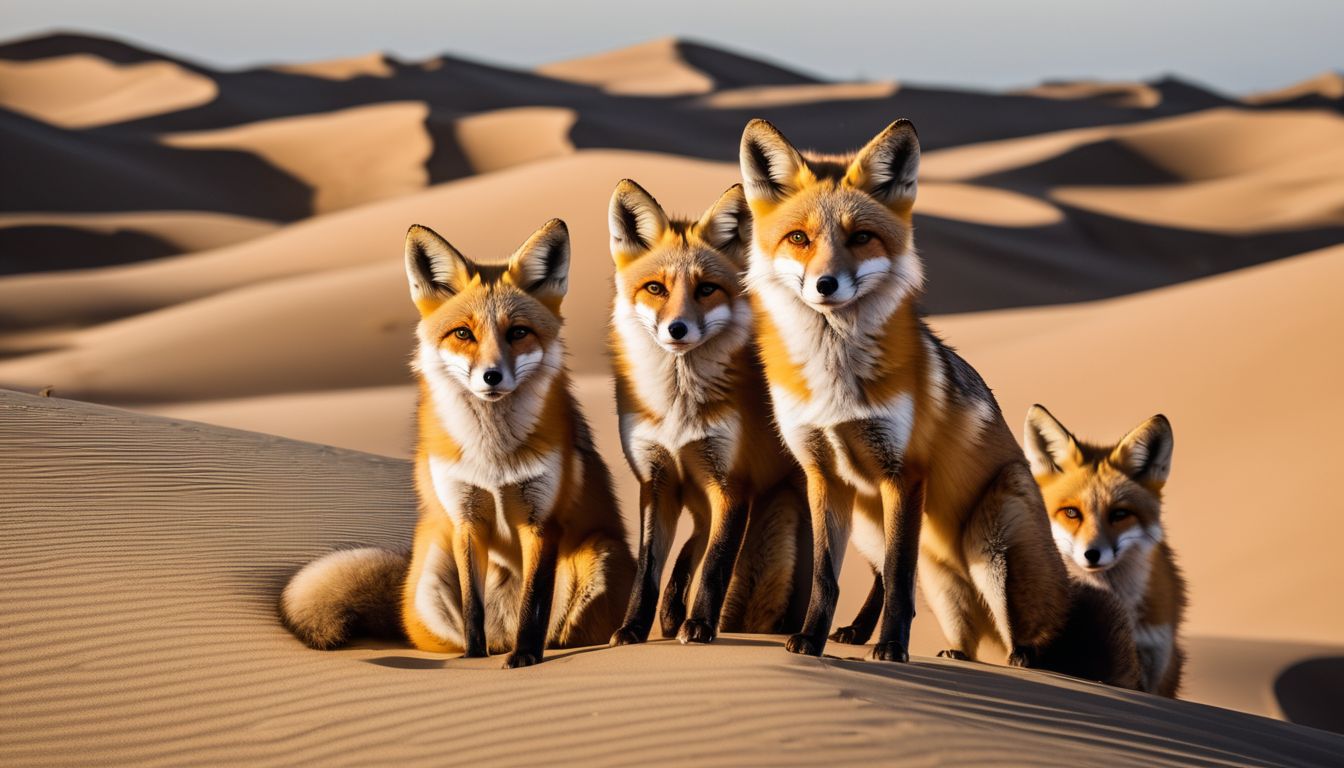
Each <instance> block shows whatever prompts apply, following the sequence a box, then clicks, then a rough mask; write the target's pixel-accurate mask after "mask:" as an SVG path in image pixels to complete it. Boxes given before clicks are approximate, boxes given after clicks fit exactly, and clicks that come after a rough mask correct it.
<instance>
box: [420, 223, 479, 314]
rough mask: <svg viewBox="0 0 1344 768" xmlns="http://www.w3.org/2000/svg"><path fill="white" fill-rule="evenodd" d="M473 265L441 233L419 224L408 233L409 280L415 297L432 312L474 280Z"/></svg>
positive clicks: (425, 308)
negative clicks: (472, 276) (472, 277)
mask: <svg viewBox="0 0 1344 768" xmlns="http://www.w3.org/2000/svg"><path fill="white" fill-rule="evenodd" d="M471 275H472V265H471V262H470V261H468V260H467V258H466V257H465V256H463V255H462V254H461V253H459V252H458V250H457V249H456V248H454V247H453V246H452V244H450V243H449V242H448V241H447V240H444V239H443V238H442V237H441V236H440V235H439V233H437V232H435V231H434V230H432V229H430V228H429V227H422V226H420V225H419V224H413V225H411V228H410V229H409V230H407V232H406V279H407V281H408V282H409V283H410V285H411V300H412V301H414V302H415V306H416V307H417V308H418V309H419V310H420V314H421V315H428V314H429V313H431V312H433V311H434V310H435V309H437V308H438V307H439V305H440V304H442V303H443V302H445V301H447V300H448V299H451V298H452V297H453V296H454V295H455V294H456V293H458V292H459V291H461V290H462V289H463V288H465V287H466V286H467V284H468V283H470V282H471Z"/></svg>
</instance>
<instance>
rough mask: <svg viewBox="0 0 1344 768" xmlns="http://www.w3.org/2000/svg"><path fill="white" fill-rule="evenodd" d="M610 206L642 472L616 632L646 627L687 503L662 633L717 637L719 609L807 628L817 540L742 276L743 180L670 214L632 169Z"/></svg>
mask: <svg viewBox="0 0 1344 768" xmlns="http://www.w3.org/2000/svg"><path fill="white" fill-rule="evenodd" d="M609 220H610V227H611V252H612V258H613V259H614V260H615V262H616V297H615V300H614V301H613V304H612V323H611V348H612V356H613V358H614V362H615V367H616V409H617V412H618V414H619V416H620V425H621V445H622V446H623V447H624V449H625V455H626V458H627V459H628V460H629V462H630V468H631V470H633V471H634V473H635V476H636V477H638V478H639V483H640V491H639V497H640V524H641V527H642V532H641V536H640V548H639V564H638V570H637V571H636V573H635V588H634V591H633V592H632V593H631V595H630V605H629V607H628V609H627V610H626V614H625V622H624V624H623V625H622V626H621V628H620V629H619V630H617V632H616V634H615V635H613V636H612V638H611V642H612V644H613V645H624V644H627V643H639V642H643V641H644V640H645V639H646V638H647V637H648V634H649V630H650V628H651V626H652V623H653V610H654V603H655V602H656V601H657V599H658V587H659V585H660V583H661V576H662V572H663V568H664V566H665V565H666V563H667V558H668V554H669V551H670V550H669V548H670V547H671V546H672V536H673V533H674V532H675V531H676V527H677V520H678V518H679V517H680V516H681V511H682V509H683V508H685V509H686V510H688V511H689V512H690V513H691V519H692V522H693V523H694V532H693V534H692V536H691V538H690V539H689V540H688V541H687V542H686V544H685V546H684V547H683V548H682V550H681V554H680V555H679V556H678V557H677V560H676V564H675V565H674V566H673V569H672V577H671V581H670V583H669V584H668V587H667V591H666V592H665V593H664V594H663V601H662V610H661V611H660V619H661V624H662V630H663V635H664V636H665V637H671V636H672V635H674V634H675V635H676V636H677V638H678V639H679V640H681V642H683V643H708V642H711V641H712V640H713V639H714V638H715V636H716V635H717V634H718V632H719V630H720V628H721V627H720V621H722V629H723V630H724V631H729V632H732V631H739V632H741V631H745V632H761V633H774V632H781V631H785V630H786V628H796V625H797V624H799V623H801V621H802V615H801V614H802V605H803V601H805V600H806V592H807V582H806V580H805V574H806V567H805V566H804V567H803V568H798V567H797V561H798V559H799V558H804V560H805V558H807V556H808V555H809V554H810V553H809V549H808V545H807V513H806V509H807V501H806V499H805V497H804V496H803V493H802V488H801V486H802V473H801V472H800V471H799V469H798V465H797V464H796V463H794V461H793V458H792V457H791V456H789V454H788V452H787V451H786V450H785V449H784V446H783V445H782V444H781V443H780V442H779V439H778V438H777V437H776V435H775V431H774V426H773V424H771V421H770V404H769V398H768V397H767V395H766V392H765V380H764V377H763V375H762V373H761V367H760V363H759V362H758V361H757V359H756V352H755V349H754V348H753V347H752V344H751V331H752V319H751V305H750V302H749V301H748V300H747V297H746V296H745V295H744V292H743V290H742V286H741V277H740V273H741V272H742V270H743V268H744V260H745V257H746V243H747V239H748V233H749V231H750V214H749V212H748V211H747V201H746V199H745V198H744V197H743V196H742V187H741V186H740V185H735V186H733V187H732V188H731V189H729V190H728V191H727V192H725V193H724V194H723V196H722V197H720V198H719V200H718V202H716V203H715V204H714V205H713V206H712V207H711V208H710V209H709V210H708V211H706V212H705V213H704V215H703V216H701V217H700V218H699V219H697V220H694V221H690V220H683V219H673V218H669V217H668V216H667V214H666V213H665V212H664V211H663V208H662V206H660V205H659V204H658V202H657V201H656V200H654V199H653V197H652V196H651V195H649V193H648V192H645V191H644V189H643V188H642V187H640V186H639V185H638V184H636V183H635V182H633V181H629V180H626V181H622V182H621V183H620V184H619V185H618V186H617V187H616V191H615V193H614V194H613V195H612V199H611V211H610V217H609ZM739 552H740V554H739ZM700 561H703V566H702V567H701V568H700V578H699V583H698V585H697V587H696V589H695V603H694V605H693V606H692V607H691V609H690V615H689V617H688V616H687V605H686V601H687V599H688V594H689V593H690V586H691V584H690V582H691V578H692V576H693V574H694V573H695V572H696V565H697V563H698V562H700ZM799 574H802V575H804V580H803V581H802V583H796V577H797V575H799ZM730 577H731V578H730Z"/></svg>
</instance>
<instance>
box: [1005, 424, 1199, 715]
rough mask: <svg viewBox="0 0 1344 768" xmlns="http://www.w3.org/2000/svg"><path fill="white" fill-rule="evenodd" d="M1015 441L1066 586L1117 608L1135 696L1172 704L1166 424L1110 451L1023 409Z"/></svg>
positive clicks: (1177, 605)
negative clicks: (1107, 596) (1133, 654)
mask: <svg viewBox="0 0 1344 768" xmlns="http://www.w3.org/2000/svg"><path fill="white" fill-rule="evenodd" d="M1023 433H1024V439H1023V442H1024V444H1025V446H1026V454H1027V458H1028V460H1029V461H1030V462H1031V470H1032V473H1033V474H1034V475H1035V477H1036V482H1037V483H1038V484H1039V485H1040V488H1041V492H1042V494H1043V495H1044V497H1045V503H1046V510H1047V512H1048V513H1049V515H1050V528H1051V533H1052V535H1053V540H1054V542H1055V546H1056V547H1058V548H1059V553H1060V555H1062V557H1063V561H1064V563H1065V565H1066V566H1067V568H1068V572H1069V576H1070V578H1072V579H1073V580H1075V581H1077V582H1079V583H1082V584H1088V585H1091V586H1094V587H1097V588H1099V589H1102V590H1105V591H1107V592H1109V593H1111V594H1112V595H1114V596H1115V597H1116V598H1117V599H1118V600H1119V601H1120V603H1121V604H1122V605H1123V606H1124V607H1125V610H1126V613H1127V616H1128V618H1129V620H1130V622H1131V626H1132V631H1133V635H1134V644H1135V646H1136V649H1137V652H1138V659H1139V666H1140V669H1141V680H1140V685H1139V689H1140V690H1143V691H1146V692H1148V693H1155V694H1158V695H1160V696H1167V697H1173V698H1174V697H1175V696H1176V694H1177V693H1178V692H1179V690H1180V686H1181V672H1182V668H1183V667H1184V665H1185V651H1184V649H1183V648H1182V647H1181V642H1180V629H1181V622H1182V620H1183V618H1184V614H1185V607H1186V586H1185V579H1184V578H1183V577H1182V576H1181V571H1180V568H1178V567H1177V565H1176V558H1175V555H1174V554H1173V552H1172V548H1171V545H1170V544H1169V543H1168V542H1167V538H1166V535H1165V529H1164V528H1163V526H1162V489H1163V487H1164V486H1165V485H1166V482H1167V477H1168V476H1169V475H1170V473H1171V456H1172V448H1173V445H1174V444H1173V436H1172V429H1171V422H1170V421H1168V420H1167V418H1166V417H1165V416H1163V415H1161V414H1158V415H1156V416H1153V417H1152V418H1150V419H1148V420H1147V421H1144V422H1143V423H1142V424H1140V425H1138V426H1137V427H1135V428H1134V429H1132V430H1130V431H1129V433H1128V434H1126V435H1125V436H1124V437H1123V438H1121V439H1120V441H1119V442H1117V443H1114V444H1112V445H1095V444H1092V443H1087V442H1083V441H1080V440H1078V439H1077V438H1076V437H1074V436H1073V433H1071V432H1070V431H1069V430H1068V429H1067V428H1065V426H1064V425H1063V424H1062V423H1060V421H1059V420H1058V419H1056V418H1055V417H1054V415H1053V414H1051V413H1050V411H1048V410H1046V408H1045V407H1044V406H1042V405H1033V406H1032V407H1031V409H1030V410H1029V411H1028V412H1027V420H1026V425H1025V426H1024V427H1023Z"/></svg>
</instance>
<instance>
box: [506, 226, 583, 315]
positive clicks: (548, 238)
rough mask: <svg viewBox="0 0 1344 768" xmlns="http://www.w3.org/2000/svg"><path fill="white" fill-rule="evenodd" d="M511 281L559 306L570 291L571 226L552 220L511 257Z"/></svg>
mask: <svg viewBox="0 0 1344 768" xmlns="http://www.w3.org/2000/svg"><path fill="white" fill-rule="evenodd" d="M509 280H510V281H511V282H512V283H513V284H514V285H516V286H518V287H519V288H522V289H523V290H524V291H527V292H528V293H530V294H532V295H533V296H535V297H536V298H537V299H539V300H541V301H543V302H545V303H547V304H549V305H551V306H552V308H558V307H559V305H560V300H561V299H563V298H564V297H565V293H566V292H567V291H568V290H569V227H567V226H565V222H563V221H561V220H559V219H551V220H550V221H548V222H546V223H545V224H542V225H541V228H540V229H538V230H537V231H536V232H534V233H532V236H531V237H529V238H528V239H527V242H525V243H523V244H522V246H520V247H519V248H518V250H517V251H514V253H513V255H512V256H510V257H509Z"/></svg>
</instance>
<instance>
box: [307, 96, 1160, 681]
mask: <svg viewBox="0 0 1344 768" xmlns="http://www.w3.org/2000/svg"><path fill="white" fill-rule="evenodd" d="M741 166H742V180H743V183H742V184H740V185H734V186H733V187H732V188H730V189H728V190H727V191H726V192H725V193H724V194H723V195H722V196H721V197H720V198H719V199H718V201H717V202H715V203H714V204H713V205H712V206H711V207H710V208H709V210H708V211H706V212H705V213H704V214H703V215H702V216H700V217H699V218H698V219H695V220H691V219H679V218H673V217H669V216H668V215H667V214H666V213H665V212H664V210H663V208H662V207H661V206H660V205H659V204H658V202H657V201H656V200H655V199H654V198H653V197H652V196H651V195H650V194H649V193H648V192H646V191H644V189H643V188H641V187H640V186H639V185H638V184H636V183H635V182H633V181H629V180H626V181H622V182H620V184H618V185H617V187H616V190H615V193H614V195H613V197H612V200H611V207H610V218H609V226H610V232H611V253H612V258H613V259H614V261H615V267H616V278H615V299H614V302H613V310H612V322H611V335H610V347H611V353H612V358H613V362H614V367H615V379H616V382H615V383H616V408H617V413H618V415H619V420H620V435H621V443H622V447H623V448H624V452H625V456H626V459H627V460H628V462H629V465H630V468H631V470H632V471H633V472H634V474H635V475H636V477H637V478H638V480H639V510H640V526H641V530H640V536H639V554H638V558H637V559H636V558H632V557H631V554H630V552H629V550H628V548H627V544H626V537H625V529H624V526H623V524H622V522H621V515H620V513H619V510H618V506H617V503H616V499H615V496H614V494H613V491H612V487H611V477H610V475H609V473H608V470H607V467H606V466H605V464H604V463H603V461H602V459H601V457H600V456H599V455H598V453H597V451H596V449H595V448H594V444H593V439H592V435H591V433H590V430H589V427H588V424H587V423H586V422H585V420H584V418H583V415H582V414H581V413H580V411H579V408H578V405H577V403H576V401H575V398H574V395H573V394H572V393H571V391H570V386H569V381H568V374H567V371H566V368H565V350H564V345H563V343H562V341H561V339H560V328H561V315H560V304H561V300H562V299H563V297H564V296H565V293H566V289H567V287H568V273H569V261H570V256H569V253H570V248H569V235H568V230H567V229H566V227H565V224H564V222H562V221H560V220H558V219H553V220H551V221H549V222H547V223H546V224H544V225H543V226H542V227H541V229H539V230H537V232H536V233H534V234H533V235H532V236H531V238H529V239H528V240H527V242H525V243H524V244H523V245H522V246H521V247H520V248H518V250H517V251H516V252H515V253H514V254H513V255H512V256H510V257H509V259H508V260H507V261H505V262H478V261H474V260H472V259H468V258H467V257H465V256H463V255H462V254H461V253H459V252H458V251H457V250H456V249H454V248H453V246H452V245H450V244H449V243H448V242H447V241H446V240H444V239H443V238H442V237H440V236H439V235H438V234H436V233H435V232H433V231H432V230H430V229H427V228H424V227H420V226H413V227H411V229H410V232H409V233H408V234H407V237H406V254H405V258H406V272H407V276H408V279H409V282H410V289H411V297H412V299H413V301H414V303H415V306H416V307H417V308H418V310H419V312H420V323H419V325H418V328H417V337H418V346H417V351H416V353H415V358H414V362H413V367H414V369H415V370H416V371H417V372H418V374H419V382H420V403H419V418H418V424H419V436H418V450H417V452H416V457H415V464H414V472H415V486H416V489H417V491H418V494H419V498H420V507H421V513H420V519H419V523H418V525H417V527H416V531H415V537H414V544H413V547H412V550H411V552H410V554H409V558H408V557H407V556H406V555H404V554H400V553H395V552H391V551H387V550H382V549H374V548H365V549H354V550H346V551H339V552H334V553H332V554H330V555H327V556H325V557H323V558H321V559H319V560H317V561H315V562H313V563H311V564H309V565H308V566H307V567H305V568H304V569H302V570H301V571H300V572H299V573H298V574H296V575H295V576H294V578H293V579H292V580H291V581H290V583H289V585H288V586H287V587H286V589H285V591H284V594H283V597H282V600H281V615H282V617H283V619H284V621H285V623H286V625H287V626H288V627H289V628H290V629H291V630H292V631H293V632H294V633H295V634H296V635H298V636H299V637H300V638H301V639H303V640H304V641H305V642H306V643H308V644H309V645H311V646H313V647H316V648H331V647H335V646H337V645H340V644H341V643H343V642H345V641H346V640H347V639H348V638H349V637H351V636H352V635H354V634H357V633H363V634H372V635H384V636H386V635H394V636H405V637H408V638H409V639H410V641H411V643H412V644H414V645H415V647H417V648H420V649H423V650H427V651H438V652H444V653H463V654H465V655H466V656H484V655H486V654H487V653H507V654H508V655H507V657H506V662H505V666H506V667H519V666H527V665H531V664H535V663H537V662H538V661H540V660H541V658H542V653H543V650H544V649H545V648H547V647H566V646H578V645H592V644H598V643H602V642H608V641H609V642H610V643H611V644H612V645H623V644H629V643H640V642H643V641H645V640H646V639H647V638H648V636H649V633H650V631H651V629H652V625H653V620H654V614H655V603H659V607H658V610H657V614H658V618H659V623H660V625H661V630H662V634H663V636H665V637H673V636H675V637H677V638H678V639H679V640H680V641H681V642H683V643H709V642H712V641H713V640H714V638H715V636H716V635H717V633H719V632H720V631H745V632H765V633H774V632H783V633H792V634H790V636H789V637H788V639H787V641H786V643H785V647H786V648H787V649H788V650H789V651H792V652H794V653H802V654H811V655H819V654H821V652H822V649H823V647H824V646H825V644H826V641H827V639H828V637H829V639H831V640H834V641H837V642H842V643H866V642H868V640H869V639H870V637H871V636H872V634H873V632H874V630H875V629H876V630H877V641H876V644H875V645H874V646H873V648H872V652H871V657H872V658H874V659H879V660H887V661H905V660H906V659H907V658H908V646H909V638H910V624H911V620H912V619H913V617H914V613H915V605H914V587H915V574H916V571H917V570H918V573H919V578H920V581H921V583H922V586H923V590H924V594H925V596H926V599H927V601H928V603H929V605H930V606H931V608H932V609H933V612H934V614H935V615H936V617H937V619H938V621H939V623H940V624H941V627H942V630H943V633H944V634H945V636H946V638H947V641H948V643H949V648H948V650H945V651H942V652H941V653H940V654H939V655H940V656H943V657H947V658H954V659H975V658H976V654H977V651H978V650H979V648H980V645H981V643H982V641H986V640H988V641H990V642H991V643H993V644H997V645H999V646H1001V647H1002V648H1003V649H1004V650H1005V651H1006V652H1007V653H1008V658H1009V662H1010V663H1011V664H1015V665H1021V666H1028V667H1039V668H1044V669H1049V670H1054V671H1058V672H1063V673H1067V674H1071V675H1076V676H1080V677H1085V678H1088V679H1092V680H1100V681H1104V682H1107V683H1110V684H1113V685H1118V686H1123V687H1128V688H1134V689H1139V690H1144V691H1149V692H1154V693H1159V694H1163V695H1167V696H1171V695H1174V694H1175V692H1176V689H1177V687H1178V686H1179V683H1180V676H1181V666H1182V662H1183V653H1182V651H1181V648H1180V646H1179V644H1178V643H1177V631H1178V629H1179V625H1180V621H1181V615H1182V612H1183V609H1184V602H1185V595H1184V584H1183V582H1182V580H1181V577H1180V575H1179V573H1178V571H1177V569H1176V567H1175V564H1174V561H1173V558H1172V554H1171V551H1170V549H1169V548H1168V546H1167V544H1165V543H1164V541H1163V528H1162V524H1161V521H1160V508H1161V492H1162V487H1163V484H1164V482H1165V481H1166V478H1167V475H1168V472H1169V470H1170V462H1171V454H1172V433H1171V427H1170V425H1169V423H1168V422H1167V420H1166V419H1165V418H1164V417H1162V416H1155V417H1153V418H1151V419H1149V420H1148V421H1146V422H1144V423H1143V424H1142V425H1140V426H1139V427H1138V428H1136V429H1134V430H1133V431H1132V432H1130V433H1129V434H1128V435H1126V436H1125V437H1124V438H1123V439H1122V440H1120V442H1119V443H1117V444H1115V445H1113V446H1106V447H1102V446H1096V445H1091V444H1088V443H1084V442H1081V441H1079V440H1078V439H1076V438H1075V437H1074V436H1073V435H1072V434H1071V433H1070V432H1069V431H1068V430H1067V429H1065V427H1064V426H1063V425H1062V424H1061V423H1060V422H1059V421H1057V420H1056V419H1055V418H1054V417H1053V416H1051V415H1050V413H1049V412H1048V411H1046V410H1045V409H1044V408H1042V407H1040V406H1035V407H1034V408H1032V409H1031V412H1030V413H1029V414H1028V417H1027V425H1026V435H1025V445H1026V453H1025V456H1024V454H1023V450H1022V449H1021V448H1019V447H1018V444H1017V442H1016V441H1015V440H1014V438H1013V436H1012V434H1011V432H1010V430H1009V428H1008V426H1007V425H1006V424H1005V422H1004V419H1003V415H1002V413H1001V412H1000V410H999V407H998V404H997V403H996V401H995V399H994V396H993V394H992V393H991V392H990V390H989V388H988V387H987V386H986V385H985V383H984V381H983V380H982V379H981V378H980V376H979V374H977V373H976V371H975V370H974V369H973V368H972V367H971V366H970V365H969V364H967V363H966V361H965V360H963V359H962V358H961V357H960V356H958V355H957V354H956V353H955V352H954V351H953V350H952V349H951V348H949V347H948V346H946V345H945V344H944V343H943V342H942V341H941V340H940V339H939V338H938V337H937V336H936V335H935V334H934V333H933V332H932V331H931V330H929V328H928V326H927V325H925V323H924V322H923V320H922V319H921V316H920V313H919V300H920V297H921V293H922V289H923V284H924V275H923V270H922V266H921V262H920V259H919V257H918V256H916V254H915V249H914V243H913V229H912V223H911V216H912V208H913V205H914V201H915V191H916V186H917V182H916V177H917V172H918V168H919V141H918V138H917V136H916V133H915V129H914V127H913V125H912V124H911V123H910V122H909V121H906V120H898V121H897V122H895V123H892V124H891V125H890V126H888V127H887V128H886V129H885V130H884V131H882V132H881V133H880V134H878V135H877V136H876V137H875V138H874V139H872V141H870V142H869V143H868V144H867V145H866V146H865V147H863V148H862V149H861V150H859V151H858V152H856V153H853V154H850V155H844V156H825V155H818V154H813V153H805V152H800V151H799V150H797V149H796V148H795V147H794V146H793V145H792V144H791V143H790V142H789V141H788V140H787V139H786V138H785V137H784V136H783V135H782V134H781V133H780V132H779V131H778V130H777V129H776V128H775V127H774V126H772V125H770V124H769V123H767V122H765V121H763V120H754V121H752V122H751V123H749V124H748V125H747V127H746V130H745V132H744V134H743V137H742V144H741ZM683 509H684V510H687V511H689V513H690V516H691V519H692V520H693V523H694V532H693V534H692V535H691V537H690V539H689V540H688V541H687V542H686V543H685V545H684V546H683V547H682V549H681V551H680V552H679V554H678V555H677V557H676V559H675V560H674V561H672V572H671V574H670V576H669V579H668V582H667V586H666V588H665V589H664V590H663V591H662V599H661V601H659V599H658V597H659V587H660V585H661V584H662V583H663V574H664V568H665V566H666V565H667V564H668V562H669V558H670V556H671V546H672V539H673V535H674V531H675V529H676V526H677V521H678V518H679V517H680V515H681V513H682V510H683ZM851 534H852V537H853V540H854V543H855V545H856V547H857V549H858V551H859V552H860V553H861V554H862V555H863V557H864V558H865V559H866V560H867V561H868V563H869V564H870V565H871V566H872V569H873V572H874V579H873V586H872V591H871V593H870V594H869V595H868V598H867V600H866V601H865V602H864V605H863V608H862V609H861V611H860V612H859V615H858V616H857V617H856V618H855V620H854V622H853V623H852V624H850V625H848V626H845V627H841V628H839V629H836V630H835V631H834V632H832V631H831V622H832V618H833V615H834V612H835V606H836V599H837V596H838V593H839V586H838V582H837V576H838V574H839V572H840V566H841V560H842V558H843V556H844V554H845V550H846V547H847V544H848V542H849V541H850V539H851ZM1061 554H1062V557H1061ZM809 576H810V578H809ZM693 582H694V584H695V587H694V589H692V583H693ZM627 598H628V599H627ZM879 616H880V617H881V624H880V627H879V626H878V619H879Z"/></svg>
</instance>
